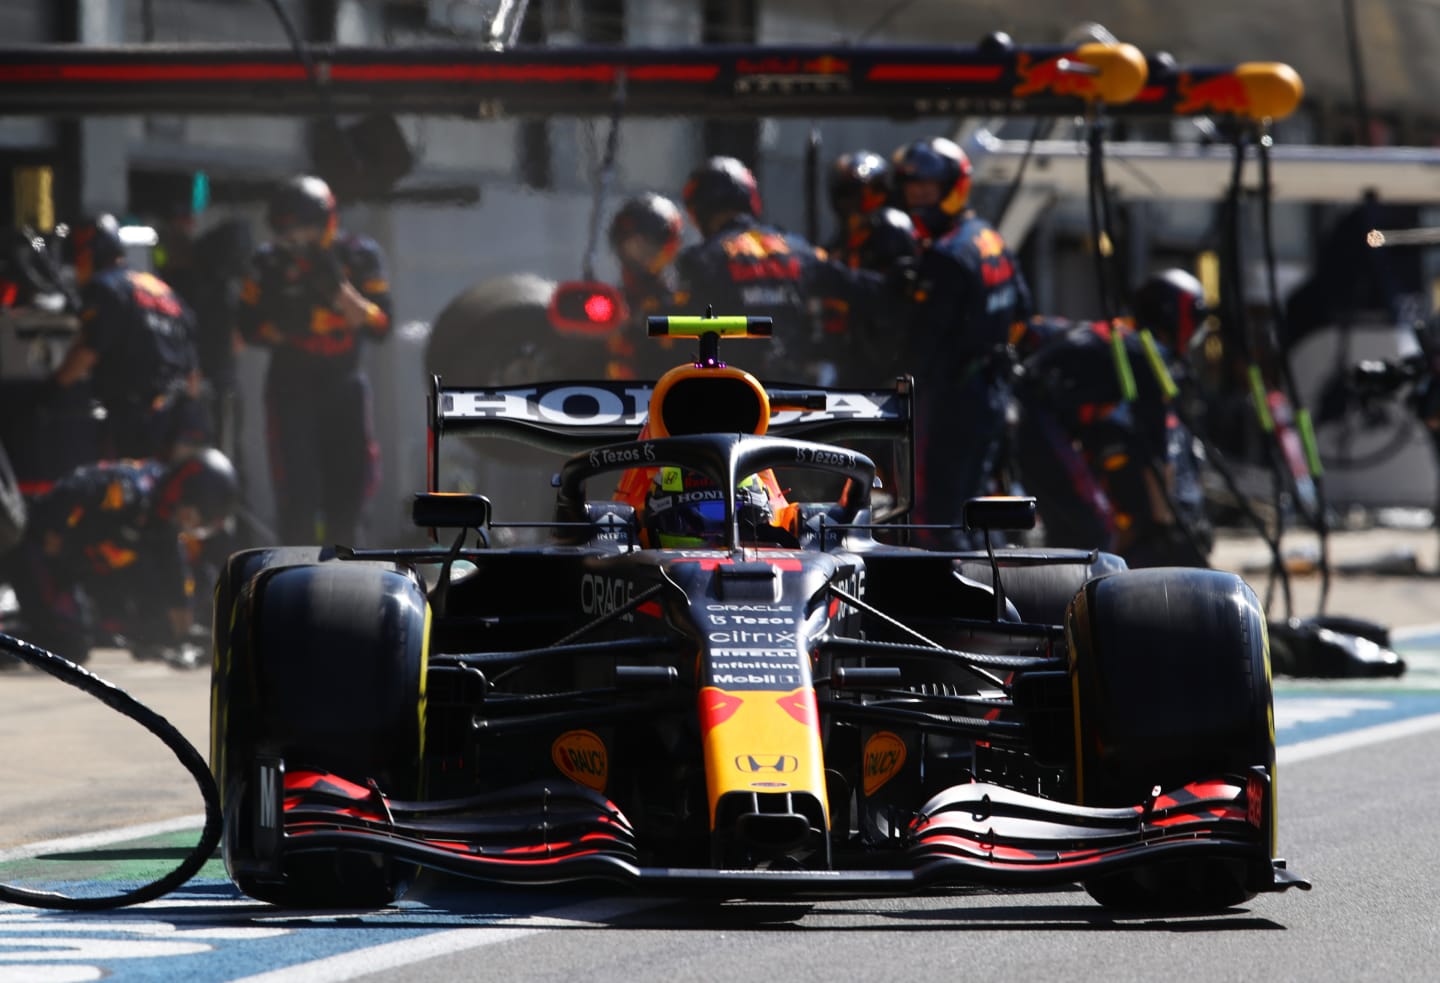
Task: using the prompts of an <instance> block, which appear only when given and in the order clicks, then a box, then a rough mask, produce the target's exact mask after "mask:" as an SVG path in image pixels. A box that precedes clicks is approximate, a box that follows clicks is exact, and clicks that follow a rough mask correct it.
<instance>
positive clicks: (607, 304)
mask: <svg viewBox="0 0 1440 983" xmlns="http://www.w3.org/2000/svg"><path fill="white" fill-rule="evenodd" d="M614 314H615V302H614V301H612V300H611V299H610V298H609V297H606V296H605V295H604V294H591V295H590V297H589V298H588V299H587V300H586V301H585V316H586V317H588V318H589V319H590V320H592V321H595V322H596V323H600V324H603V323H607V322H609V320H610V318H611V317H613V316H614Z"/></svg>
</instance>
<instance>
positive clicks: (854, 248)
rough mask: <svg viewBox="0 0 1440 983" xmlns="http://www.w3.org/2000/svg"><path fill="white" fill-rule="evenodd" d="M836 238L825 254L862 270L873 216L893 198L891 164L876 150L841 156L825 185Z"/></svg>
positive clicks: (852, 267)
mask: <svg viewBox="0 0 1440 983" xmlns="http://www.w3.org/2000/svg"><path fill="white" fill-rule="evenodd" d="M825 187H826V191H827V192H828V193H829V196H830V210H831V211H832V212H833V213H834V216H835V235H834V237H833V238H832V239H831V240H830V242H829V243H828V244H827V245H826V247H825V249H826V252H828V253H829V254H830V256H832V257H833V258H835V259H837V260H839V261H840V262H842V263H844V264H845V265H846V266H849V267H850V268H851V269H859V268H860V267H861V261H860V250H861V246H862V245H863V244H864V242H865V240H866V238H868V236H869V234H870V222H869V219H870V215H871V214H872V213H873V212H875V211H876V210H878V209H880V208H883V207H884V206H885V203H886V202H887V201H889V198H890V163H889V162H888V161H887V160H886V159H885V158H884V157H881V156H880V155H879V154H877V153H875V152H874V151H873V150H856V151H853V152H851V153H844V154H841V155H840V156H839V157H836V158H835V161H834V163H832V164H831V165H830V173H829V175H828V176H827V178H826V182H825Z"/></svg>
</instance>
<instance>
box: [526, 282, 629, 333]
mask: <svg viewBox="0 0 1440 983" xmlns="http://www.w3.org/2000/svg"><path fill="white" fill-rule="evenodd" d="M545 314H546V316H547V317H548V318H549V319H550V326H551V327H553V328H554V329H555V330H556V331H562V332H567V333H570V334H582V335H607V334H611V333H612V332H614V331H615V330H617V329H618V328H619V327H620V325H622V324H624V323H625V322H626V320H628V319H629V317H630V310H629V308H628V307H627V306H626V304H625V296H624V295H623V294H621V293H620V291H619V290H616V289H615V288H614V287H612V286H610V284H608V283H599V282H597V281H594V280H572V281H567V282H565V283H561V284H557V285H556V287H555V292H554V293H553V294H552V295H551V296H550V306H549V307H547V308H546V310H545Z"/></svg>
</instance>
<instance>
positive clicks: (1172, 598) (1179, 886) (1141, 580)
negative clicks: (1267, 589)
mask: <svg viewBox="0 0 1440 983" xmlns="http://www.w3.org/2000/svg"><path fill="white" fill-rule="evenodd" d="M1066 633H1067V635H1068V636H1069V642H1070V645H1071V651H1072V660H1073V677H1072V684H1073V686H1074V691H1075V708H1076V714H1077V718H1078V719H1077V720H1076V723H1075V733H1076V738H1077V742H1076V743H1077V749H1076V769H1077V772H1076V773H1077V791H1078V793H1079V799H1080V801H1081V803H1082V804H1084V805H1088V806H1111V807H1119V806H1133V805H1135V804H1136V803H1139V802H1142V801H1144V800H1145V799H1146V798H1147V797H1148V796H1149V795H1150V793H1151V790H1152V789H1153V788H1154V787H1155V786H1157V785H1158V786H1159V787H1160V788H1162V789H1164V790H1167V791H1168V790H1173V789H1177V788H1180V787H1182V786H1184V785H1185V784H1187V783H1189V782H1192V781H1196V780H1200V779H1205V778H1213V777H1217V776H1219V775H1222V774H1239V775H1243V774H1246V773H1247V772H1248V770H1249V769H1250V768H1252V767H1255V766H1263V767H1264V768H1265V769H1266V770H1267V772H1268V773H1269V775H1270V776H1271V778H1272V782H1271V784H1270V786H1269V795H1270V796H1271V801H1270V803H1269V809H1268V810H1267V815H1269V816H1271V817H1273V816H1274V815H1275V810H1274V794H1275V792H1274V783H1273V777H1274V775H1275V729H1274V716H1273V711H1272V707H1271V690H1270V652H1269V642H1268V640H1267V635H1266V627H1265V617H1264V614H1263V613H1262V609H1261V607H1260V603H1259V601H1258V600H1257V599H1256V597H1255V594H1254V592H1253V591H1252V590H1251V589H1250V587H1249V585H1247V584H1246V583H1245V582H1244V581H1243V580H1241V579H1240V578H1239V577H1237V576H1235V575H1233V574H1230V573H1224V572H1221V571H1218V570H1199V569H1188V568H1178V567H1174V568H1172V567H1159V568H1153V569H1147V570H1132V571H1127V572H1124V573H1119V574H1116V575H1114V576H1110V577H1103V578H1100V579H1098V580H1094V581H1092V582H1090V583H1089V584H1087V585H1086V586H1085V589H1084V590H1083V591H1082V592H1081V593H1080V594H1079V595H1077V596H1076V598H1075V603H1074V604H1073V605H1072V607H1071V609H1070V612H1069V617H1068V623H1067V625H1066ZM1265 839H1266V841H1267V848H1266V849H1265V850H1264V854H1265V855H1264V857H1263V858H1260V857H1256V858H1251V859H1246V860H1241V859H1236V860H1233V861H1232V860H1217V859H1214V858H1210V859H1207V860H1205V861H1199V862H1189V861H1185V862H1180V863H1174V862H1172V863H1168V864H1164V865H1156V866H1154V867H1153V868H1142V869H1140V870H1137V871H1125V872H1121V873H1117V874H1112V875H1109V876H1106V877H1102V878H1096V879H1093V880H1091V881H1088V882H1086V884H1085V889H1086V890H1087V891H1089V892H1090V894H1091V896H1092V897H1094V898H1095V899H1096V900H1097V901H1099V902H1100V903H1101V904H1103V905H1106V906H1109V907H1118V908H1125V909H1128V910H1137V911H1213V910H1219V909H1223V908H1228V907H1230V906H1232V905H1236V904H1240V903H1241V902H1244V901H1246V900H1248V899H1249V898H1250V897H1252V896H1253V895H1254V894H1255V890H1256V888H1255V885H1256V884H1258V883H1263V882H1264V880H1268V878H1269V877H1270V876H1271V875H1270V857H1271V856H1272V855H1273V852H1274V830H1273V828H1272V829H1269V830H1267V831H1266V832H1265ZM1262 864H1263V867H1264V870H1263V871H1262V870H1260V869H1259V868H1260V866H1261V865H1262ZM1262 879H1263V880H1262Z"/></svg>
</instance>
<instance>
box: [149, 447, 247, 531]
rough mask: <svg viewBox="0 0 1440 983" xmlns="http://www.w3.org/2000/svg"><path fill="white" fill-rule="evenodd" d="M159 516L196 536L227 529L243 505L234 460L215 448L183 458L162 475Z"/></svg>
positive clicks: (158, 488) (158, 492)
mask: <svg viewBox="0 0 1440 983" xmlns="http://www.w3.org/2000/svg"><path fill="white" fill-rule="evenodd" d="M154 501H155V506H154V507H155V514H156V515H157V516H158V517H159V518H161V519H165V520H167V521H170V522H174V523H175V524H176V525H178V526H180V527H181V529H182V531H184V532H187V533H191V534H192V535H200V534H203V533H204V532H205V531H206V530H209V531H214V530H216V529H218V528H220V527H221V526H223V525H224V524H225V523H226V522H227V521H228V520H229V519H230V517H231V516H232V515H233V514H234V512H235V509H236V507H237V506H238V505H239V504H240V481H239V479H238V478H237V476H236V474H235V466H234V465H233V464H231V463H230V459H229V458H228V457H226V456H225V455H224V454H222V453H221V452H220V451H218V450H216V449H215V448H213V447H211V448H207V449H205V450H201V451H196V452H195V453H193V454H188V455H186V456H184V457H181V458H179V459H178V460H176V461H175V462H174V463H173V464H171V465H170V466H169V467H168V468H167V469H166V470H165V473H164V474H163V475H162V476H161V478H160V481H159V482H158V484H157V486H156V491H155V499H154Z"/></svg>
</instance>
